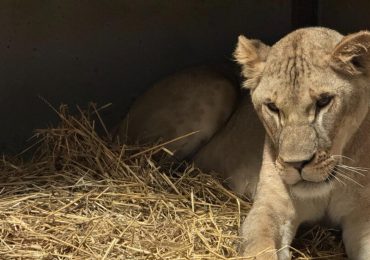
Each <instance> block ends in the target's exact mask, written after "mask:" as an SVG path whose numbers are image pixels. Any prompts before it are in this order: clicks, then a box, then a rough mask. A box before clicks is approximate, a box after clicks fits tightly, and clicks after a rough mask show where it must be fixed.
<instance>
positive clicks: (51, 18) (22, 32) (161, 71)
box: [0, 0, 370, 153]
mask: <svg viewBox="0 0 370 260" xmlns="http://www.w3.org/2000/svg"><path fill="white" fill-rule="evenodd" d="M369 10H370V2H369V1H367V0H357V1H347V0H258V1H257V0H186V1H185V0H134V1H133V0H109V1H108V0H107V1H103V0H59V1H57V0H32V1H25V0H2V1H0V28H1V29H0V90H1V91H0V118H1V128H0V152H2V153H4V152H5V153H8V152H11V153H15V152H18V151H20V150H21V149H22V147H25V146H26V145H27V143H26V140H27V139H28V138H29V137H30V136H31V135H32V133H33V129H35V128H42V127H45V126H47V125H48V124H49V123H51V122H54V123H55V122H56V115H55V113H54V112H53V111H52V110H51V109H50V108H49V107H48V106H47V105H46V104H45V103H44V102H43V101H42V100H41V99H40V98H39V96H41V97H43V98H45V99H46V100H48V101H49V102H50V103H51V104H52V105H54V106H56V107H57V106H59V104H60V103H66V104H69V105H71V106H72V107H74V106H75V105H76V104H78V105H80V106H82V107H83V106H86V104H87V103H88V102H89V101H95V102H97V103H98V104H100V105H104V104H107V103H112V104H113V105H112V106H111V107H110V108H109V109H107V110H106V111H105V112H104V113H103V116H104V120H105V121H106V123H107V125H108V126H112V125H113V124H114V123H117V122H118V120H119V118H120V116H121V115H123V114H124V113H125V112H126V110H127V108H128V106H129V105H130V104H131V101H132V99H133V98H135V97H137V96H138V95H139V94H140V93H142V92H143V91H144V90H145V89H146V88H148V87H150V85H151V84H153V83H154V82H155V81H157V80H158V79H160V78H161V77H163V76H165V75H167V74H170V73H172V72H174V71H177V70H179V69H182V68H185V67H188V66H192V65H197V64H207V63H213V62H218V61H225V60H230V59H231V53H232V51H233V49H234V46H235V44H236V40H237V36H238V35H239V34H245V35H246V36H248V37H251V38H259V39H261V40H263V41H264V42H266V43H269V44H271V43H274V42H275V41H277V40H278V39H279V38H281V37H282V36H284V35H285V34H287V33H288V32H290V31H292V30H293V29H296V28H300V27H304V26H315V25H321V26H326V27H330V28H333V29H336V30H338V31H339V32H341V33H345V34H347V33H350V32H355V31H358V30H361V29H370V18H369Z"/></svg>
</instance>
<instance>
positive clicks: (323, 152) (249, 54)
mask: <svg viewBox="0 0 370 260" xmlns="http://www.w3.org/2000/svg"><path fill="white" fill-rule="evenodd" d="M234 56H235V58H236V60H237V62H238V63H239V64H240V65H241V66H242V74H243V76H244V77H245V79H246V80H245V84H244V87H246V88H249V89H250V90H251V96H252V101H253V104H254V107H255V109H256V111H257V113H258V115H259V117H260V119H261V121H262V122H263V124H264V127H265V129H266V131H267V133H268V136H269V137H270V139H271V141H272V143H273V144H274V147H275V151H276V155H277V156H276V162H275V163H276V167H277V169H278V171H279V173H280V175H281V177H282V178H283V180H284V181H285V182H286V183H287V184H288V185H290V186H291V188H292V191H294V193H296V194H297V195H301V196H308V195H309V194H316V195H317V194H323V193H326V192H327V191H329V190H330V187H331V186H332V185H330V184H331V180H332V178H335V176H334V175H335V172H336V171H335V169H336V165H337V164H338V163H339V161H340V160H341V158H342V155H343V153H344V151H345V148H346V145H347V144H348V143H349V142H350V140H351V137H353V135H354V133H355V132H356V130H357V129H358V128H359V126H360V125H361V123H362V122H363V120H364V118H365V117H366V115H367V113H368V108H369V100H370V87H369V85H370V81H369V73H370V32H367V31H361V32H358V33H355V34H351V35H348V36H344V37H343V36H342V35H341V34H339V33H338V32H336V31H333V30H330V29H326V28H306V29H300V30H297V31H294V32H292V33H290V34H288V35H287V36H286V37H284V38H283V39H281V40H280V41H279V42H277V43H276V44H275V45H273V46H272V47H271V48H269V47H268V46H266V45H264V44H263V43H261V42H259V41H257V40H249V39H247V38H245V37H244V36H240V37H239V41H238V45H237V48H236V50H235V53H234Z"/></svg>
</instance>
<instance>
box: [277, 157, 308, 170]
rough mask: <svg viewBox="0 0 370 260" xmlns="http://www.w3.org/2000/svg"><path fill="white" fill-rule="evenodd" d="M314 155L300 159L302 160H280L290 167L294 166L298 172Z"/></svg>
mask: <svg viewBox="0 0 370 260" xmlns="http://www.w3.org/2000/svg"><path fill="white" fill-rule="evenodd" d="M314 157H315V156H312V157H311V158H310V159H308V160H302V161H289V160H282V161H283V162H284V163H285V164H287V165H290V166H291V167H293V168H295V169H296V170H298V171H299V172H301V171H302V169H303V168H304V166H305V165H307V164H309V163H310V162H311V161H312V160H313V158H314Z"/></svg>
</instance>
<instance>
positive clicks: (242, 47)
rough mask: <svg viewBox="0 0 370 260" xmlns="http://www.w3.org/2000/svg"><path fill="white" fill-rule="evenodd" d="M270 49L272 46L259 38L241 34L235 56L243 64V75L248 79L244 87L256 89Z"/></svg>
mask: <svg viewBox="0 0 370 260" xmlns="http://www.w3.org/2000/svg"><path fill="white" fill-rule="evenodd" d="M269 50H270V47H269V46H267V45H265V44H264V43H262V42H261V41H259V40H254V39H252V40H250V39H247V38H246V37H244V36H243V35H240V36H239V38H238V44H237V46H236V49H235V51H234V58H235V60H236V61H237V62H238V63H239V64H240V65H241V66H242V75H243V76H244V77H245V78H246V79H247V80H246V82H245V83H244V86H243V87H245V88H249V89H254V88H255V87H256V86H257V85H258V82H259V81H260V79H261V75H262V72H263V69H264V67H265V62H266V59H267V56H268V53H269Z"/></svg>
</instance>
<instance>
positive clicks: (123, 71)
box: [0, 0, 370, 259]
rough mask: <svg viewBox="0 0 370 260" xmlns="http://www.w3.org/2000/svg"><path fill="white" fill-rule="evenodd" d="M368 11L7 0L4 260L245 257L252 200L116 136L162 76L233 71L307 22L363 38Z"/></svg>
mask: <svg viewBox="0 0 370 260" xmlns="http://www.w3.org/2000/svg"><path fill="white" fill-rule="evenodd" d="M369 7H370V4H369V3H368V2H367V1H357V2H356V4H353V3H349V2H348V1H334V0H327V1H317V0H316V1H304V2H303V1H298V0H278V1H269V0H263V1H239V0H231V1H223V0H216V1H214V0H206V1H198V0H188V1H180V0H173V1H169V0H159V1H156V0H151V1H126V0H123V1H106V2H104V1H98V0H96V1H95V0H94V1H79V2H76V1H68V0H67V1H49V2H45V1H39V0H36V1H11V0H9V1H2V2H1V3H0V25H1V28H3V29H2V30H1V32H0V36H1V41H0V42H1V44H0V55H1V59H0V62H1V64H2V66H1V67H0V75H1V85H2V87H1V88H2V89H1V90H2V91H1V95H0V100H1V102H0V108H1V109H0V111H1V112H0V113H2V128H1V129H0V133H1V134H0V144H1V146H0V147H1V151H2V154H3V156H2V159H1V161H0V171H1V174H0V183H1V184H0V234H1V236H0V258H2V259H240V257H238V255H237V249H238V243H239V241H240V237H239V236H238V230H239V228H240V223H241V222H242V221H243V219H244V218H245V216H246V214H247V213H248V211H249V209H250V207H251V202H250V201H249V199H248V198H246V197H240V196H237V195H236V194H234V193H233V192H231V191H230V190H229V189H228V188H227V187H226V186H225V185H224V184H223V183H222V182H221V181H219V180H217V179H215V178H214V177H211V176H210V175H209V173H206V172H201V171H200V170H199V169H197V168H196V167H195V166H194V165H192V164H191V163H179V164H169V163H168V162H167V161H166V160H165V158H166V157H167V156H170V155H169V154H168V151H166V149H163V146H162V145H161V144H160V143H159V144H153V146H145V147H136V146H127V145H125V144H121V143H116V142H115V141H114V140H112V139H111V136H110V134H109V130H110V129H111V128H113V126H114V125H115V124H116V123H117V122H118V121H119V119H120V116H122V115H124V114H125V112H126V111H127V109H128V107H129V106H130V105H131V103H132V100H133V99H135V98H136V97H138V96H139V95H140V94H141V93H143V92H144V91H145V89H147V88H148V87H150V86H151V85H152V84H153V83H154V82H156V81H158V80H159V79H161V78H163V77H164V76H166V75H168V74H170V73H172V72H175V71H178V70H180V69H183V68H186V67H190V66H193V65H199V64H211V63H217V62H225V61H230V60H231V54H232V52H233V50H234V48H235V44H236V41H237V37H238V35H240V34H244V35H247V36H248V37H250V38H256V39H261V40H262V41H264V42H266V43H268V44H273V43H274V42H275V41H276V40H278V39H279V38H281V36H283V35H285V34H287V33H288V32H290V31H292V30H293V29H296V28H299V27H304V26H315V25H319V26H326V27H330V28H333V29H335V30H338V31H339V32H341V33H344V34H345V33H349V32H354V31H358V30H361V29H369V27H370V22H369V19H368V12H367V10H369ZM343 17H346V19H343ZM90 101H93V102H97V103H98V104H99V105H96V104H91V103H89V102H90ZM60 104H67V105H60ZM106 104H108V105H106ZM30 137H32V138H30ZM293 246H294V248H293V249H292V252H293V256H294V258H295V259H311V258H314V257H318V258H320V257H321V258H325V259H342V258H344V257H345V254H344V249H343V245H342V242H341V238H340V233H339V231H337V230H327V229H323V228H319V227H313V228H312V227H310V228H307V229H302V230H301V231H300V234H299V235H298V238H297V239H296V241H295V242H294V245H293Z"/></svg>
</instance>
